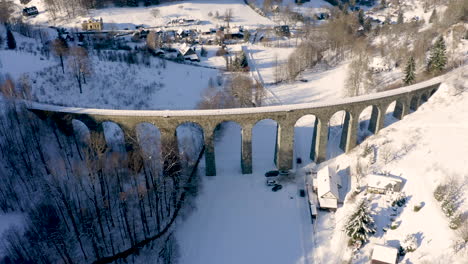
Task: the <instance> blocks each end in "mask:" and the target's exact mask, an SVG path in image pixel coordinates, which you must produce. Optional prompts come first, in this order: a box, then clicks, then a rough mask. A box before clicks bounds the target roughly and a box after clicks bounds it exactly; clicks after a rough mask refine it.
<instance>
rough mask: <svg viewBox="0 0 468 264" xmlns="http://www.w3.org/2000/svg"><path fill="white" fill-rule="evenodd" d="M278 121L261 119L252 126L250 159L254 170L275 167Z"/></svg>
mask: <svg viewBox="0 0 468 264" xmlns="http://www.w3.org/2000/svg"><path fill="white" fill-rule="evenodd" d="M279 129H280V127H279V124H278V122H276V121H275V120H273V119H262V120H260V121H258V122H257V123H255V125H254V126H253V128H252V159H253V160H254V162H253V168H254V171H255V170H271V169H275V168H276V167H277V165H276V164H275V158H276V152H277V151H278V150H277V141H278V131H279Z"/></svg>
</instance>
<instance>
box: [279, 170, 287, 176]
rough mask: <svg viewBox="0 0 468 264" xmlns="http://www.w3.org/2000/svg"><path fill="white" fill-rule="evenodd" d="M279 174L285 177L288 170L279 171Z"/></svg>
mask: <svg viewBox="0 0 468 264" xmlns="http://www.w3.org/2000/svg"><path fill="white" fill-rule="evenodd" d="M279 174H280V175H285V176H286V175H289V170H280V171H279Z"/></svg>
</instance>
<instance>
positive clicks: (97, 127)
mask: <svg viewBox="0 0 468 264" xmlns="http://www.w3.org/2000/svg"><path fill="white" fill-rule="evenodd" d="M440 84H441V78H440V77H439V78H434V79H432V80H429V81H426V82H423V83H419V84H417V85H413V86H408V87H403V88H400V89H395V90H391V91H386V92H381V93H376V94H371V95H364V96H357V97H352V98H345V99H339V100H334V101H331V102H321V103H307V104H295V105H283V106H267V107H258V108H240V109H218V110H175V111H169V110H163V111H160V110H158V111H147V110H111V109H89V108H76V107H62V106H54V105H46V104H39V103H34V102H27V105H28V109H29V110H31V111H32V112H34V113H36V114H37V115H38V116H39V117H40V118H42V119H47V120H50V121H52V122H54V123H56V124H57V126H58V127H59V128H60V129H61V130H62V131H64V132H66V133H68V134H69V133H71V131H73V126H72V120H74V119H76V120H79V121H81V122H83V123H84V124H85V125H86V126H87V127H88V128H89V130H90V131H93V132H94V133H97V134H99V133H103V128H102V124H103V122H114V123H116V124H118V125H119V126H120V128H121V129H122V130H123V132H124V139H125V144H126V149H127V150H130V149H132V146H133V145H134V144H137V136H136V127H137V125H138V124H140V123H150V124H153V125H155V126H156V127H157V128H158V129H159V130H160V133H161V141H162V142H163V144H169V143H170V144H173V143H174V142H177V135H176V130H177V127H178V126H179V125H181V124H184V123H195V124H198V125H199V126H200V127H201V128H202V129H203V134H204V144H205V163H206V174H207V175H215V174H216V162H215V151H214V133H215V128H216V127H217V126H218V125H219V124H221V123H223V122H226V121H233V122H236V123H238V124H239V125H240V126H241V128H242V130H241V138H242V140H241V142H242V147H241V157H242V158H241V168H242V173H244V174H250V173H252V129H253V127H254V126H255V124H256V123H257V122H259V121H261V120H264V119H272V120H275V121H276V122H277V124H278V128H277V132H276V133H277V141H276V151H275V162H276V164H277V167H278V168H279V169H291V168H292V167H293V148H294V125H295V124H296V122H297V121H298V120H299V119H300V118H301V117H303V116H305V115H313V116H315V117H316V120H315V128H314V134H313V137H312V142H311V152H310V158H311V159H312V160H313V161H315V162H322V161H324V160H326V158H327V153H326V148H327V144H328V127H329V121H330V118H331V117H332V116H333V114H335V113H337V112H339V111H345V113H346V114H345V119H344V124H343V132H342V135H341V142H340V147H341V148H342V149H343V150H344V151H346V152H349V151H351V150H352V149H353V148H354V147H355V146H356V144H357V131H358V124H359V115H360V114H361V112H363V110H364V109H365V108H367V107H369V106H372V113H371V118H370V121H369V127H368V129H369V131H371V132H372V133H374V134H375V133H377V132H378V131H379V130H380V129H382V128H383V127H384V121H385V114H386V110H387V108H388V106H389V105H390V104H391V103H392V102H395V109H394V111H393V115H394V116H395V117H396V118H398V119H402V118H403V117H404V116H405V115H406V114H408V113H409V111H410V109H411V110H417V108H418V107H419V105H420V104H421V102H424V101H427V100H428V99H429V97H430V96H431V95H433V94H434V92H435V91H436V90H437V89H438V88H439V86H440ZM163 157H164V155H163Z"/></svg>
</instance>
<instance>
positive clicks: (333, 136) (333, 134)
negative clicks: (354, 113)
mask: <svg viewBox="0 0 468 264" xmlns="http://www.w3.org/2000/svg"><path fill="white" fill-rule="evenodd" d="M347 117H348V118H349V119H351V115H350V114H349V113H348V112H346V111H345V110H341V111H338V112H336V113H334V114H333V115H332V116H331V117H330V119H329V120H328V134H327V135H328V136H327V137H328V144H327V159H332V158H334V157H337V156H339V155H341V154H343V153H344V149H345V147H346V135H345V133H344V132H345V123H346V119H347ZM350 121H351V120H350Z"/></svg>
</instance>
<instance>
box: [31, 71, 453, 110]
mask: <svg viewBox="0 0 468 264" xmlns="http://www.w3.org/2000/svg"><path fill="white" fill-rule="evenodd" d="M444 77H445V76H439V77H435V78H433V79H431V80H428V81H425V82H421V83H418V84H414V85H411V86H407V87H403V88H399V89H393V90H389V91H385V92H380V93H375V94H367V95H362V96H355V97H348V98H341V99H335V100H330V101H325V102H315V103H303V104H290V105H276V106H264V107H251V108H233V109H210V110H114V109H93V108H81V107H67V106H56V105H48V104H41V103H36V102H26V103H27V104H28V108H29V109H36V110H43V111H53V112H62V113H76V114H88V115H106V116H111V115H112V116H163V117H169V116H209V115H229V114H252V113H271V112H282V111H294V110H300V109H310V108H319V107H328V106H333V105H341V104H348V103H355V102H362V101H366V100H373V99H380V98H385V97H388V96H392V95H398V94H403V93H408V92H412V91H415V90H419V89H423V88H426V87H427V86H430V85H436V84H439V83H441V82H442V81H443V80H444Z"/></svg>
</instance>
